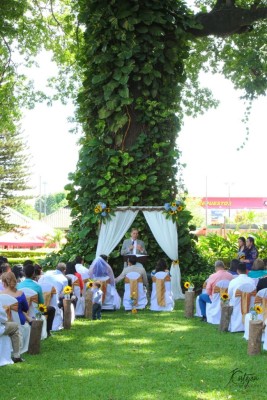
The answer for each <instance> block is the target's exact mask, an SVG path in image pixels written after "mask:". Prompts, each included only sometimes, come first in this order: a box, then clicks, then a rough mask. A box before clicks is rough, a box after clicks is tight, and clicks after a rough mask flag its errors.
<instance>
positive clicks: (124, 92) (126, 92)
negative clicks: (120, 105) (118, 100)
mask: <svg viewBox="0 0 267 400" xmlns="http://www.w3.org/2000/svg"><path fill="white" fill-rule="evenodd" d="M119 95H120V96H121V97H123V98H128V97H129V89H128V87H127V86H124V87H123V88H122V89H120V90H119Z"/></svg>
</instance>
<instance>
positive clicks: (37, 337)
mask: <svg viewBox="0 0 267 400" xmlns="http://www.w3.org/2000/svg"><path fill="white" fill-rule="evenodd" d="M42 328H43V321H42V320H37V319H36V320H33V321H32V325H31V333H30V341H29V348H28V353H29V354H32V355H35V354H39V353H40V347H41V346H40V343H41V335H42Z"/></svg>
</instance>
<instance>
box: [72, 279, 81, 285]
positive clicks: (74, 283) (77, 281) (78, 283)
mask: <svg viewBox="0 0 267 400" xmlns="http://www.w3.org/2000/svg"><path fill="white" fill-rule="evenodd" d="M72 286H80V281H79V279H76V281H74V282H73V284H72Z"/></svg>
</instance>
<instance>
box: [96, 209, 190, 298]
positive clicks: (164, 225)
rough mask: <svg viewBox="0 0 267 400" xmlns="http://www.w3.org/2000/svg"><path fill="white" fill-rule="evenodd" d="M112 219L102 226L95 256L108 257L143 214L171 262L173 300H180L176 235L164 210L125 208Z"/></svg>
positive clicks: (175, 230) (172, 224)
mask: <svg viewBox="0 0 267 400" xmlns="http://www.w3.org/2000/svg"><path fill="white" fill-rule="evenodd" d="M113 211H114V215H112V216H110V218H109V219H108V220H106V221H105V223H102V224H101V227H100V232H99V237H98V243H97V249H96V256H99V255H100V254H107V255H109V254H110V253H111V252H112V251H113V250H114V249H115V247H116V246H117V245H118V244H119V243H120V241H121V240H122V238H123V237H124V235H125V233H126V232H127V231H128V229H129V228H130V226H131V225H132V223H133V222H134V220H135V218H136V216H137V214H138V212H139V211H142V212H143V214H144V217H145V219H146V221H147V224H148V226H149V228H150V230H151V232H152V234H153V236H154V238H155V240H156V241H157V243H158V245H159V246H160V247H161V249H162V250H163V251H164V253H165V254H166V255H167V256H168V257H169V258H170V259H171V260H172V265H171V268H170V273H171V287H172V292H173V296H174V299H175V300H177V299H183V298H184V294H183V292H182V289H181V272H180V267H179V261H178V233H177V225H176V222H175V221H173V220H172V219H171V218H170V219H167V218H166V216H165V215H164V213H163V211H164V207H153V206H152V207H148V206H129V207H127V206H125V207H116V208H115V209H114V210H113Z"/></svg>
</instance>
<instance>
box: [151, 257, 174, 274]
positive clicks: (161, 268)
mask: <svg viewBox="0 0 267 400" xmlns="http://www.w3.org/2000/svg"><path fill="white" fill-rule="evenodd" d="M157 272H167V273H168V274H169V273H170V271H169V269H168V265H167V263H166V260H165V259H164V258H160V259H159V260H158V262H157V265H156V268H155V269H154V270H153V271H151V275H152V276H153V275H155V274H156V273H157Z"/></svg>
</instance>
